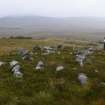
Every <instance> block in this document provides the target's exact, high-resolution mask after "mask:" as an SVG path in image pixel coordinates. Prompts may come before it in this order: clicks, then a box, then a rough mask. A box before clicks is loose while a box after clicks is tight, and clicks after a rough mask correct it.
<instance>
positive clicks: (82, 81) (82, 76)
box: [78, 73, 88, 85]
mask: <svg viewBox="0 0 105 105" xmlns="http://www.w3.org/2000/svg"><path fill="white" fill-rule="evenodd" d="M78 80H79V82H80V84H81V85H85V84H87V80H88V77H87V76H86V75H85V74H84V73H80V74H79V75H78Z"/></svg>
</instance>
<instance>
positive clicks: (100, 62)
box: [0, 38, 105, 105]
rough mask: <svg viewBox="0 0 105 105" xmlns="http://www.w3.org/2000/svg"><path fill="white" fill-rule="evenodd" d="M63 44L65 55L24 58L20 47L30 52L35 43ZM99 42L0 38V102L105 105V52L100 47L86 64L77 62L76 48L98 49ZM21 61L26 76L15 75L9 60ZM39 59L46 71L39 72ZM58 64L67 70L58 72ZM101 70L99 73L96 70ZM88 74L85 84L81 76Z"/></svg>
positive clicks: (39, 54)
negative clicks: (81, 82)
mask: <svg viewBox="0 0 105 105" xmlns="http://www.w3.org/2000/svg"><path fill="white" fill-rule="evenodd" d="M59 44H62V45H64V49H62V50H61V54H58V53H55V54H49V55H42V54H41V53H40V52H37V54H33V55H32V56H33V58H34V59H33V60H32V61H28V60H22V59H21V58H20V56H18V55H17V53H16V49H17V48H21V47H22V48H27V49H29V50H30V51H31V50H32V47H33V46H35V45H40V46H56V45H59ZM97 45H98V44H97V43H96V42H87V41H79V40H76V41H72V40H67V39H56V38H52V39H50V38H49V39H38V40H35V39H0V61H4V62H7V64H6V65H5V66H2V67H0V105H105V52H104V51H103V50H102V49H101V50H99V49H98V50H96V51H95V52H94V53H93V54H92V55H90V56H88V58H87V60H86V62H85V65H84V67H80V65H79V64H78V63H77V62H76V61H75V56H74V54H73V52H74V48H75V49H77V48H79V49H83V48H85V47H94V48H97V47H98V46H97ZM12 60H17V61H19V63H20V65H21V68H22V70H21V71H22V73H23V74H24V75H23V78H20V79H19V78H15V77H14V76H13V74H12V73H11V71H10V66H9V62H10V61H12ZM39 60H43V62H44V63H45V69H44V70H43V71H36V70H35V66H36V64H37V62H38V61H39ZM57 65H64V67H65V69H64V70H63V71H60V72H56V66H57ZM96 71H97V72H96ZM79 73H85V74H86V75H87V76H88V84H86V85H84V86H82V85H81V84H80V83H79V81H78V79H77V76H78V74H79Z"/></svg>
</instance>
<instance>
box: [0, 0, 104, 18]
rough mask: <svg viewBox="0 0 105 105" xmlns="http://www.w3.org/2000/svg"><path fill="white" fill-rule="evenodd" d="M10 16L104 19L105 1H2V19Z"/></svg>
mask: <svg viewBox="0 0 105 105" xmlns="http://www.w3.org/2000/svg"><path fill="white" fill-rule="evenodd" d="M10 15H41V16H50V17H51V16H53V17H80V16H95V17H104V16H105V0H0V17H2V16H10Z"/></svg>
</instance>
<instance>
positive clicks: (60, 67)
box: [56, 65, 64, 71]
mask: <svg viewBox="0 0 105 105" xmlns="http://www.w3.org/2000/svg"><path fill="white" fill-rule="evenodd" d="M62 70H64V66H62V65H61V66H57V68H56V71H62Z"/></svg>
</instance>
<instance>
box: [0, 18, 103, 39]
mask: <svg viewBox="0 0 105 105" xmlns="http://www.w3.org/2000/svg"><path fill="white" fill-rule="evenodd" d="M18 35H19V36H20V35H23V36H29V35H30V36H33V37H38V36H77V37H79V36H83V37H86V36H93V37H95V38H100V39H101V38H102V37H104V36H105V18H89V17H84V18H83V17H74V18H73V17H72V18H52V17H41V16H20V17H16V16H13V17H12V16H11V17H3V18H0V36H3V37H4V36H18Z"/></svg>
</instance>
